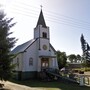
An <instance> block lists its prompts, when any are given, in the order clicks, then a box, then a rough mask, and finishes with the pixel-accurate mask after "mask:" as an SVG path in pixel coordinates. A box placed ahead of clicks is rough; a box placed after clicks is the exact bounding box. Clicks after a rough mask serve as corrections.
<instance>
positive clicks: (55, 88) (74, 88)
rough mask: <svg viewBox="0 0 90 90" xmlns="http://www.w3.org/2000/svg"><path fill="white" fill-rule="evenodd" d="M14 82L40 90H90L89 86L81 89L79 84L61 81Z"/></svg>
mask: <svg viewBox="0 0 90 90" xmlns="http://www.w3.org/2000/svg"><path fill="white" fill-rule="evenodd" d="M12 82H14V83H18V84H22V85H26V86H30V87H33V88H38V89H39V88H43V90H90V87H87V86H83V87H80V86H79V85H78V84H74V83H68V82H60V81H52V82H43V81H38V80H28V81H15V80H13V81H12Z"/></svg>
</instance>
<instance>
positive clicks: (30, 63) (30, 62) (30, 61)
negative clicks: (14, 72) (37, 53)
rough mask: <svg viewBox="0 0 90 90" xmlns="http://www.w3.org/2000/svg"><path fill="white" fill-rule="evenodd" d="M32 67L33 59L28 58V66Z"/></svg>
mask: <svg viewBox="0 0 90 90" xmlns="http://www.w3.org/2000/svg"><path fill="white" fill-rule="evenodd" d="M31 65H33V58H31V57H30V58H29V66H31Z"/></svg>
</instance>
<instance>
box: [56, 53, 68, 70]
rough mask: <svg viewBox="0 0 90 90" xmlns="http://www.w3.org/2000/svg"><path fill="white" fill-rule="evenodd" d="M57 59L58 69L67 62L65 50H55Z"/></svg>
mask: <svg viewBox="0 0 90 90" xmlns="http://www.w3.org/2000/svg"><path fill="white" fill-rule="evenodd" d="M57 60H58V66H59V69H61V68H63V67H65V66H66V64H67V56H66V53H65V52H60V51H57Z"/></svg>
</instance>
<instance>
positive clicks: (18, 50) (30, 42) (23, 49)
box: [11, 39, 36, 54]
mask: <svg viewBox="0 0 90 90" xmlns="http://www.w3.org/2000/svg"><path fill="white" fill-rule="evenodd" d="M35 40H36V39H32V40H29V41H27V42H26V43H23V44H21V45H19V46H17V47H16V48H15V49H14V50H12V52H11V53H13V54H16V53H20V52H24V51H25V50H26V49H27V48H28V47H29V46H30V45H32V44H33V43H34V42H35Z"/></svg>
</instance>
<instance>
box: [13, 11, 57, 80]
mask: <svg viewBox="0 0 90 90" xmlns="http://www.w3.org/2000/svg"><path fill="white" fill-rule="evenodd" d="M12 53H13V54H15V55H16V57H15V58H14V59H13V62H12V63H13V64H16V67H15V69H14V71H15V72H16V73H17V75H16V76H17V78H18V79H29V78H34V77H36V76H37V73H39V72H41V71H42V70H43V69H45V68H54V69H58V63H57V57H56V51H55V49H54V48H53V46H52V45H51V44H50V33H49V27H47V26H46V23H45V20H44V16H43V12H42V10H41V12H40V15H39V19H38V22H37V25H36V27H35V28H34V38H33V39H31V40H29V41H27V42H25V43H23V44H21V45H19V46H17V47H16V48H15V49H14V50H12Z"/></svg>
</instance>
